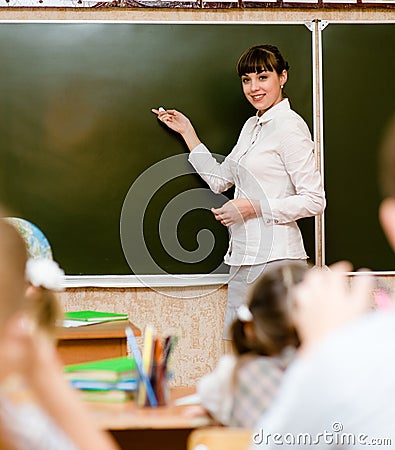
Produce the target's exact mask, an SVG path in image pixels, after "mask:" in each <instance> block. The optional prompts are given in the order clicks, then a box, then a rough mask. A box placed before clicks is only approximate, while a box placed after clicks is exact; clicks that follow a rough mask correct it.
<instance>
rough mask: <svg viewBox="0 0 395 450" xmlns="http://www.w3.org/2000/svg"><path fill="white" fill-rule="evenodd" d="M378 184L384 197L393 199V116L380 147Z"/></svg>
mask: <svg viewBox="0 0 395 450" xmlns="http://www.w3.org/2000/svg"><path fill="white" fill-rule="evenodd" d="M380 184H381V192H382V194H383V196H384V197H393V198H395V115H394V116H393V117H392V120H390V122H389V124H388V126H387V128H386V133H385V136H384V141H383V144H382V146H381V152H380Z"/></svg>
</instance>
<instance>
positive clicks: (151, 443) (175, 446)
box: [87, 387, 211, 450]
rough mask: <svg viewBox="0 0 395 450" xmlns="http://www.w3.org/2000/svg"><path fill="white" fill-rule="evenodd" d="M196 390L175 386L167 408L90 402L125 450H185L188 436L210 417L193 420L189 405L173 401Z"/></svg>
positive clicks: (95, 415)
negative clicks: (179, 404) (188, 410)
mask: <svg viewBox="0 0 395 450" xmlns="http://www.w3.org/2000/svg"><path fill="white" fill-rule="evenodd" d="M194 391H195V389H194V388H186V387H176V388H173V389H172V391H171V402H170V404H169V405H168V406H163V407H158V408H138V407H137V406H136V405H135V403H134V402H127V403H119V404H116V403H112V404H110V403H93V402H91V403H87V404H88V405H89V408H90V409H91V410H92V413H93V415H94V418H95V420H96V422H97V423H98V424H99V426H100V427H101V428H102V429H105V430H109V431H110V432H111V434H112V435H113V436H114V437H115V439H116V441H117V442H118V444H119V445H120V447H121V449H122V450H127V449H133V450H150V449H155V450H158V449H161V450H185V449H186V443H187V439H188V436H189V433H190V432H191V431H192V430H193V429H195V428H198V427H202V426H207V425H210V424H211V421H210V419H209V417H208V416H199V417H190V416H188V415H186V414H185V411H186V409H187V408H188V406H175V405H174V400H175V399H176V398H179V397H183V396H184V395H189V394H191V393H193V392H194Z"/></svg>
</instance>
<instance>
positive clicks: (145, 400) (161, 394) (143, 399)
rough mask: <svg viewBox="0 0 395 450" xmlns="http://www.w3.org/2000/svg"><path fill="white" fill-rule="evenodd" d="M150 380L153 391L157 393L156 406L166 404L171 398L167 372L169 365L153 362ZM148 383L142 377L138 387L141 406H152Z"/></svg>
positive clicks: (138, 401) (138, 400)
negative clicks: (148, 393)
mask: <svg viewBox="0 0 395 450" xmlns="http://www.w3.org/2000/svg"><path fill="white" fill-rule="evenodd" d="M149 381H150V383H151V386H152V391H153V393H154V395H155V400H156V404H155V406H165V405H167V404H168V403H169V399H170V383H169V377H168V373H167V367H166V365H164V364H158V365H157V364H153V365H152V370H151V375H150V377H149ZM146 389H147V388H146V384H145V383H144V381H143V380H142V379H141V378H140V379H139V383H138V389H137V404H138V406H140V407H150V406H153V405H152V404H151V401H150V398H149V397H148V396H147V395H146Z"/></svg>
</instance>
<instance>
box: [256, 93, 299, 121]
mask: <svg viewBox="0 0 395 450" xmlns="http://www.w3.org/2000/svg"><path fill="white" fill-rule="evenodd" d="M287 109H291V106H290V104H289V100H288V98H284V99H283V100H281V102H280V103H277V105H274V106H272V107H271V108H270V109H269V110H267V111H266V112H265V113H263V114H262V115H261V116H258V114H259V111H257V113H256V118H257V122H256V123H257V124H260V125H262V124H263V123H266V122H269V121H270V120H272V119H273V118H274V117H275V116H276V115H277V113H278V112H279V111H285V110H287Z"/></svg>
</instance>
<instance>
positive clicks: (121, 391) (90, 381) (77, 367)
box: [64, 356, 138, 402]
mask: <svg viewBox="0 0 395 450" xmlns="http://www.w3.org/2000/svg"><path fill="white" fill-rule="evenodd" d="M64 372H65V377H66V379H67V380H69V381H70V383H71V385H72V386H73V387H74V388H76V389H78V390H79V391H80V393H81V396H82V398H83V399H84V400H88V401H109V402H122V401H127V400H130V399H133V398H134V393H135V391H136V389H137V387H138V372H137V366H136V362H135V360H134V358H129V357H127V356H123V357H119V358H111V359H102V360H99V361H91V362H86V363H80V364H72V365H68V366H66V367H65V368H64Z"/></svg>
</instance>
